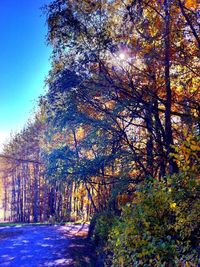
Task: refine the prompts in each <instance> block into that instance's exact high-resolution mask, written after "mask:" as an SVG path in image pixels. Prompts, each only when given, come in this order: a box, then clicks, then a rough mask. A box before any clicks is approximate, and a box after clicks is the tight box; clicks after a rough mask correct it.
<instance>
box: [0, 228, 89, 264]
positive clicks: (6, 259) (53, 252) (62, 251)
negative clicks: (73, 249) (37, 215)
mask: <svg viewBox="0 0 200 267" xmlns="http://www.w3.org/2000/svg"><path fill="white" fill-rule="evenodd" d="M87 228H88V226H87V225H84V226H83V225H67V226H15V227H13V226H12V227H0V236H1V238H3V239H0V267H4V266H5V267H6V266H9V267H40V266H42V267H47V266H48V267H54V266H55V267H56V266H74V263H73V259H72V257H71V256H70V245H71V246H72V244H73V239H74V237H75V236H76V235H77V234H78V233H81V232H84V231H87Z"/></svg>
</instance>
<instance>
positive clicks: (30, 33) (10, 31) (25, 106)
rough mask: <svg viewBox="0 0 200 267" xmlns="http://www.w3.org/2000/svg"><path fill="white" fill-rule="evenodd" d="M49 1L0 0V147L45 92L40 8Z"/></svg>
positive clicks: (46, 57) (43, 28)
mask: <svg viewBox="0 0 200 267" xmlns="http://www.w3.org/2000/svg"><path fill="white" fill-rule="evenodd" d="M48 2H50V0H1V1H0V147H1V145H2V142H4V140H5V138H6V136H8V137H9V133H10V131H14V132H15V131H19V129H21V128H22V127H23V125H24V124H25V123H26V121H27V120H28V118H29V117H30V114H31V111H32V110H33V108H34V106H36V102H37V98H38V96H39V95H41V94H43V93H44V79H45V77H46V75H47V74H48V70H49V68H50V63H49V57H50V52H51V50H50V47H47V45H46V40H45V36H46V34H47V27H46V25H45V17H44V15H42V11H41V10H40V7H41V6H43V5H44V4H45V3H48Z"/></svg>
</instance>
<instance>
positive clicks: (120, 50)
mask: <svg viewBox="0 0 200 267" xmlns="http://www.w3.org/2000/svg"><path fill="white" fill-rule="evenodd" d="M43 10H44V14H45V16H46V18H47V25H48V36H47V40H48V43H49V44H50V45H51V46H52V48H53V52H52V61H51V62H52V66H51V70H50V72H49V75H48V77H47V79H46V84H47V85H48V91H47V93H46V94H45V95H44V96H42V97H41V98H40V99H39V112H38V113H37V114H36V117H35V121H34V122H33V123H30V124H29V125H28V126H27V127H26V128H25V130H24V131H22V132H21V133H20V134H17V135H16V136H14V137H13V138H12V139H11V141H10V142H9V144H7V146H6V147H5V150H4V153H5V155H10V156H12V157H14V158H23V159H26V160H33V159H34V160H36V161H38V162H40V163H34V162H23V161H16V160H4V164H3V166H4V172H3V176H2V179H3V182H4V185H5V187H4V188H5V198H4V206H5V209H8V206H9V209H10V210H11V214H10V215H9V216H10V219H11V220H13V221H16V220H17V221H30V220H34V221H38V220H39V221H41V220H42V221H43V220H44V221H45V220H48V219H50V218H52V217H53V218H55V220H66V219H69V220H70V219H84V220H89V219H90V218H91V217H92V216H93V215H94V214H98V213H101V212H104V211H106V210H109V211H112V212H114V213H115V214H117V215H120V214H121V212H122V209H121V207H122V206H124V205H126V204H127V203H130V202H132V201H134V198H136V195H137V194H136V193H137V191H138V186H141V185H142V186H143V185H144V184H145V183H146V182H148V181H151V180H152V179H153V180H154V181H158V182H162V181H164V184H165V185H166V186H167V185H168V183H169V182H168V177H172V176H173V175H176V174H177V175H179V174H180V173H182V171H183V169H181V168H182V167H181V166H182V165H181V164H182V163H180V162H182V159H183V158H184V160H186V161H187V160H188V161H189V158H190V156H191V155H190V153H193V152H195V153H196V154H195V155H196V156H195V157H193V162H192V163H191V161H190V165H189V166H188V165H187V162H186V163H185V165H186V166H187V168H191V169H192V168H194V169H195V168H196V167H192V166H197V165H198V162H199V148H198V147H199V141H194V140H193V139H192V138H194V139H195V140H196V138H197V140H199V139H198V136H199V133H200V123H199V122H200V105H199V100H200V95H199V93H200V91H199V80H200V76H199V73H200V72H199V53H200V37H199V27H200V25H199V19H200V18H199V12H198V4H197V1H195V0H194V1H191V0H184V1H183V0H175V1H171V0H160V1H148V0H134V1H132V0H124V1H122V0H115V1H107V0H99V1H89V0H84V1H81V2H77V1H75V0H54V1H52V2H51V3H50V4H48V5H46V6H45V7H44V9H43ZM191 136H192V137H191ZM187 140H190V141H191V140H193V141H191V143H190V142H189V141H187ZM183 142H188V143H187V144H186V143H184V144H186V148H185V150H184V149H182V150H180V148H181V147H182V144H183ZM191 151H193V152H191ZM177 153H180V155H179V156H180V157H181V156H182V158H181V159H180V158H179V157H178V155H177ZM185 155H188V156H186V158H185ZM187 157H188V158H187ZM184 170H185V169H184ZM195 175H197V172H195ZM197 176H198V175H197ZM93 218H94V217H93ZM110 266H111V265H110ZM114 266H115V265H114ZM116 266H118V265H116ZM121 266H126V265H121ZM135 266H136V265H135ZM138 266H139V265H138ZM160 266H161V265H160Z"/></svg>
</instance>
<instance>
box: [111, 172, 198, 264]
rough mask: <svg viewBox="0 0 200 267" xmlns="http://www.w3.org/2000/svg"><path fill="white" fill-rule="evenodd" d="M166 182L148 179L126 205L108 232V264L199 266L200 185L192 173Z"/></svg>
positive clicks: (178, 175)
mask: <svg viewBox="0 0 200 267" xmlns="http://www.w3.org/2000/svg"><path fill="white" fill-rule="evenodd" d="M167 182H168V183H167V186H166V183H164V182H156V181H149V182H148V183H146V185H145V186H142V187H141V188H140V191H139V192H138V198H137V199H136V201H135V203H131V204H127V205H126V206H125V207H124V208H123V211H122V216H121V217H120V219H118V221H117V223H116V222H115V225H114V226H113V227H112V230H111V232H110V234H109V240H108V243H107V251H108V252H112V253H113V255H112V257H111V258H110V263H109V264H108V265H107V266H120V267H121V266H123V267H126V266H127V267H129V266H157V267H161V266H183V264H186V266H197V264H198V249H197V248H198V246H199V226H200V198H199V195H198V192H199V186H198V184H197V182H196V180H195V178H194V177H193V175H192V174H191V175H190V176H189V175H186V174H177V175H174V176H173V177H171V178H168V181H167ZM108 254H109V255H110V253H108ZM108 258H109V257H108ZM187 264H188V265H187Z"/></svg>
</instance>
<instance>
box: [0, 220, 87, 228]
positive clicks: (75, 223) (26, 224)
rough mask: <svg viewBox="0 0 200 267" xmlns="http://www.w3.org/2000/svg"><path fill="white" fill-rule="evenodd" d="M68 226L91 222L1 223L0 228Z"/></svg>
mask: <svg viewBox="0 0 200 267" xmlns="http://www.w3.org/2000/svg"><path fill="white" fill-rule="evenodd" d="M68 224H74V225H78V224H89V222H83V221H75V222H37V223H33V222H31V223H20V222H0V227H6V226H10V227H11V226H14V227H15V226H18V227H19V226H42V225H68Z"/></svg>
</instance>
